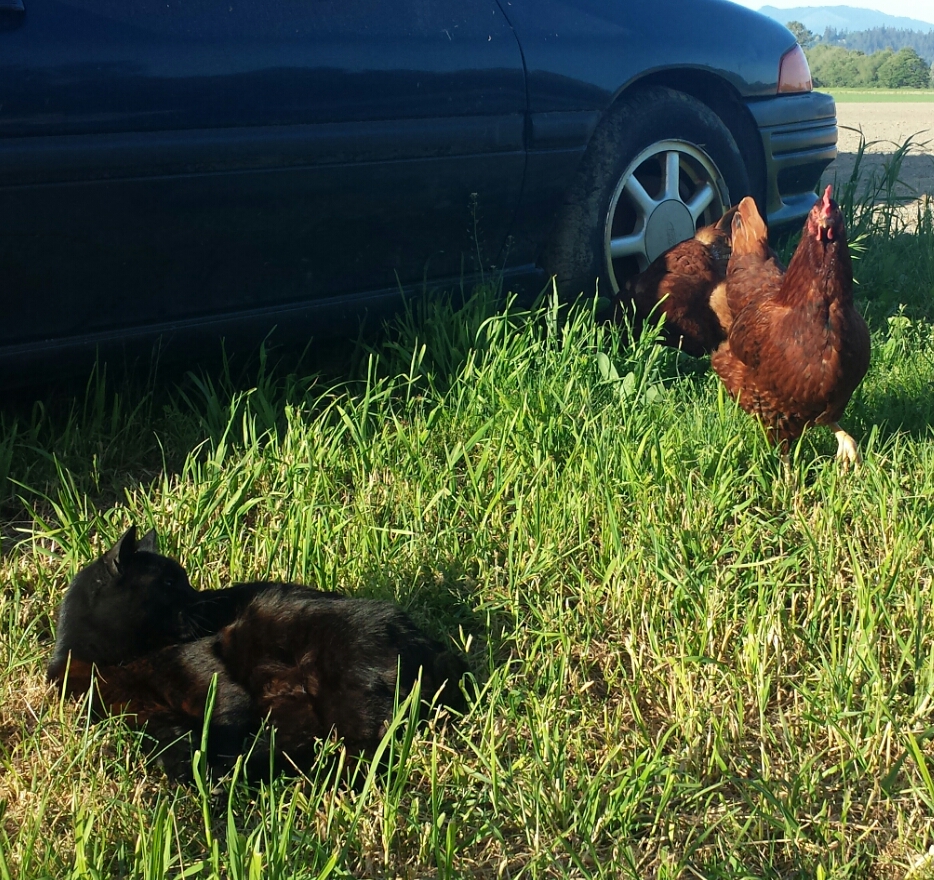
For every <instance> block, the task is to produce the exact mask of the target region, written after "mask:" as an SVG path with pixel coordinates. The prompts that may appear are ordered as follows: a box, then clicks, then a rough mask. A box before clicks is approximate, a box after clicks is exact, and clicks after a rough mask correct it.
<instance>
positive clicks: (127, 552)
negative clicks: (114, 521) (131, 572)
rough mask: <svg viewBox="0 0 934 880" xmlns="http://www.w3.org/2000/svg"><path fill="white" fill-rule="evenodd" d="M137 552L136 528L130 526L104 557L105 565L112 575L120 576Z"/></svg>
mask: <svg viewBox="0 0 934 880" xmlns="http://www.w3.org/2000/svg"><path fill="white" fill-rule="evenodd" d="M135 552H136V526H130V527H129V528H128V529H127V530H126V531H125V532H124V533H123V536H122V537H121V538H120V540H119V541H117V543H116V544H114V545H113V547H111V548H110V549H109V550H108V551H107V552H106V553H105V554H104V556H103V559H104V564H105V565H106V566H107V568H109V569H110V571H111V573H112V574H114V575H115V576H119V575H120V572H121V571H122V570H123V569H124V568H125V567H126V565H127V563H128V562H129V561H130V557H131V556H132V555H133V554H134V553H135Z"/></svg>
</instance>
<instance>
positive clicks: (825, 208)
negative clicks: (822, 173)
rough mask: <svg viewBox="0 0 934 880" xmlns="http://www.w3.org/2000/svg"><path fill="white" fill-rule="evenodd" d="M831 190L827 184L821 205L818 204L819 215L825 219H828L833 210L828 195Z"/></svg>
mask: <svg viewBox="0 0 934 880" xmlns="http://www.w3.org/2000/svg"><path fill="white" fill-rule="evenodd" d="M832 190H833V187H832V186H830V184H828V185H827V189H825V190H824V198H823V199H821V203H820V208H821V213H822V214H823V215H824V216H825V217H829V216H830V212H831V211H832V210H833V205H832V204H831V201H830V193H831V191H832Z"/></svg>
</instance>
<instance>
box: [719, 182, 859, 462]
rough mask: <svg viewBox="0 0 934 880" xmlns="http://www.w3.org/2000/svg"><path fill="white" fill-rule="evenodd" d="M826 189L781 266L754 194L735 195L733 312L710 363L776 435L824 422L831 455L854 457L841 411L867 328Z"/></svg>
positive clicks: (793, 435) (837, 214) (781, 438)
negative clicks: (830, 435) (831, 438)
mask: <svg viewBox="0 0 934 880" xmlns="http://www.w3.org/2000/svg"><path fill="white" fill-rule="evenodd" d="M830 194H831V188H830V187H829V186H828V187H827V189H826V190H825V192H824V197H823V198H822V199H821V200H820V201H819V202H818V203H817V204H816V205H815V206H814V207H813V208H812V209H811V212H810V214H809V215H808V218H807V220H806V222H805V225H804V231H803V233H802V236H801V242H800V243H799V244H798V248H797V250H796V251H795V253H794V256H792V258H791V262H790V263H789V264H788V268H787V270H783V268H782V266H781V264H780V263H779V262H778V260H777V259H776V258H775V255H774V254H773V253H772V252H771V250H770V249H769V246H768V238H767V229H766V226H765V223H764V222H763V220H762V218H761V217H760V216H759V212H758V211H757V209H756V204H755V202H754V201H753V200H752V199H751V198H748V197H747V198H744V199H743V200H742V201H741V202H740V203H739V206H738V208H737V211H736V214H735V216H734V217H733V221H732V254H731V256H730V258H729V263H728V267H727V278H726V299H727V305H728V308H729V314H730V315H731V316H732V317H731V319H728V325H729V326H728V333H727V338H726V340H725V341H724V342H723V343H722V344H721V345H720V346H719V347H718V348H717V349H716V351H714V353H713V356H712V358H711V364H712V366H713V368H714V370H716V372H717V374H718V375H719V376H720V378H721V379H722V380H723V384H724V385H726V388H727V390H728V391H729V393H730V394H731V395H732V396H733V397H734V398H735V399H736V401H737V402H738V403H739V405H740V406H741V407H742V408H743V409H744V410H745V411H746V412H748V413H750V414H751V415H754V416H756V417H758V418H759V419H760V420H761V421H762V423H763V424H764V425H765V427H766V429H767V431H768V434H769V437H770V439H771V440H772V441H773V442H776V443H780V444H782V446H786V445H787V443H788V442H789V441H791V440H794V439H797V438H798V437H799V436H800V435H801V433H802V431H803V430H804V429H805V427H807V426H808V425H811V424H816V425H827V426H828V427H830V428H832V429H833V431H834V434H835V435H836V437H837V458H838V459H840V460H842V461H843V462H844V463H856V462H858V461H859V451H858V449H857V447H856V442H855V441H854V440H853V438H852V437H851V436H850V435H849V434H847V433H846V431H844V430H843V429H842V428H841V427H840V426H839V425H838V424H837V420H838V419H839V418H840V416H841V415H842V414H843V410H844V408H845V407H846V405H847V403H848V401H849V399H850V397H851V395H852V394H853V392H854V391H855V390H856V387H857V386H858V385H859V383H860V382H861V381H862V379H863V376H865V375H866V371H867V369H868V368H869V352H870V343H869V329H868V328H867V326H866V322H865V321H864V320H863V318H862V316H861V315H860V314H859V312H857V311H856V308H855V307H854V305H853V268H852V264H851V263H850V252H849V248H848V246H847V241H846V230H845V228H844V223H843V215H842V213H841V211H840V208H839V206H838V205H837V203H836V202H834V201H833V199H832V198H831V197H830Z"/></svg>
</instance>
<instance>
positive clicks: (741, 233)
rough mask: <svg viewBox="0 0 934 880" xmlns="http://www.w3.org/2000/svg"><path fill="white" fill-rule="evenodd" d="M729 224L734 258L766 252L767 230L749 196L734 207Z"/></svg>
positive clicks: (753, 201)
mask: <svg viewBox="0 0 934 880" xmlns="http://www.w3.org/2000/svg"><path fill="white" fill-rule="evenodd" d="M731 222H732V228H733V235H732V238H733V254H734V255H735V256H743V255H744V254H755V253H763V252H766V253H767V252H768V249H769V229H768V227H767V226H766V225H765V221H764V220H763V219H762V216H761V215H760V214H759V209H758V208H757V207H756V203H755V200H754V199H753V198H752V197H751V196H746V197H745V198H744V199H743V200H742V201H741V202H740V203H739V204H738V205H737V206H736V213H735V214H734V215H733V219H732V221H731Z"/></svg>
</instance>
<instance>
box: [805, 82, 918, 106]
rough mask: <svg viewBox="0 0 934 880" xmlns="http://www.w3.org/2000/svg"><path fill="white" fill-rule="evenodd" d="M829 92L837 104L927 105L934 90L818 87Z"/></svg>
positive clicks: (819, 89)
mask: <svg viewBox="0 0 934 880" xmlns="http://www.w3.org/2000/svg"><path fill="white" fill-rule="evenodd" d="M818 91H821V92H829V93H830V94H831V95H833V99H834V100H835V101H836V102H837V103H838V104H847V103H853V104H879V103H885V104H888V103H893V102H894V103H916V102H920V103H929V102H931V101H934V89H844V88H833V89H830V88H824V87H823V86H819V87H818Z"/></svg>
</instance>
